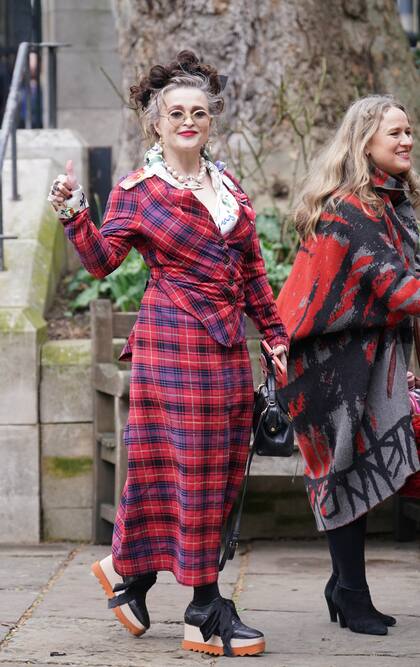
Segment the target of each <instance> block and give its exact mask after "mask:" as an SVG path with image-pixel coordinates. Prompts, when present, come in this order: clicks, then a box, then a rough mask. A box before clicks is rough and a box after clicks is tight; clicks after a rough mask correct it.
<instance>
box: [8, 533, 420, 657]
mask: <svg viewBox="0 0 420 667" xmlns="http://www.w3.org/2000/svg"><path fill="white" fill-rule="evenodd" d="M65 548H68V547H63V546H62V545H61V546H59V550H58V551H57V552H56V556H55V557H56V558H59V557H60V554H61V555H63V554H64V553H66V551H65ZM60 549H61V551H60ZM108 550H109V548H108V547H98V546H92V545H84V546H82V547H81V548H80V550H79V552H78V553H77V554H76V555H75V557H74V558H73V559H72V560H70V561H69V562H68V564H67V565H66V567H64V568H62V571H61V574H60V576H58V577H56V578H55V579H54V580H52V581H51V583H50V586H49V589H48V590H47V592H46V593H45V595H44V597H43V599H42V600H41V601H40V603H39V604H38V605H37V606H36V608H35V609H34V610H33V612H32V613H31V614H30V615H29V617H28V620H27V621H26V622H25V623H23V624H22V625H21V626H20V627H19V628H18V629H17V630H16V631H15V633H14V634H13V635H12V636H11V637H10V638H9V640H8V641H6V642H5V643H4V644H3V647H2V650H1V652H0V667H7V665H14V667H18V666H19V667H20V666H21V665H23V664H33V665H37V666H38V667H41V665H42V666H44V665H74V666H82V665H83V667H99V666H100V667H108V666H109V667H111V665H112V667H133V666H134V665H135V666H136V667H143V666H144V667H145V666H146V665H147V666H148V667H172V666H175V665H177V666H182V665H209V667H210V666H211V667H214V666H215V665H218V666H224V665H225V664H226V665H228V664H232V663H231V662H230V661H229V659H228V658H224V657H222V658H212V657H210V656H205V655H201V654H196V653H186V652H184V651H182V649H181V648H180V643H181V640H182V634H183V623H182V615H183V611H184V609H185V606H186V604H187V603H188V600H189V599H190V596H191V589H189V588H187V587H182V586H179V585H177V584H176V583H175V582H174V578H173V577H172V575H171V574H170V573H166V572H165V573H159V576H158V584H157V585H156V587H155V588H153V589H152V590H151V591H150V593H149V597H148V600H149V608H150V615H151V618H152V627H151V629H150V630H149V631H148V632H147V633H146V634H145V635H144V636H143V637H141V638H134V637H133V636H131V635H130V634H129V633H128V632H127V631H126V630H125V629H124V628H123V627H122V626H120V625H119V623H118V622H117V621H116V620H115V619H114V617H113V615H112V613H111V612H109V611H108V610H107V609H106V605H105V597H104V595H103V592H102V589H101V587H100V586H99V585H98V583H97V581H96V579H95V578H94V577H91V576H89V566H90V564H91V562H92V561H94V560H95V559H98V558H102V557H104V556H105V555H106V554H107V553H108ZM2 551H3V550H2ZM10 553H11V551H10V548H9V550H8V551H7V552H5V558H6V561H7V558H10ZM46 553H48V552H46ZM419 553H420V552H419V545H418V544H417V543H410V544H404V545H395V544H393V543H392V542H390V541H382V540H381V541H379V540H375V541H373V542H370V543H369V546H368V568H369V574H370V577H369V578H370V582H371V588H372V592H373V596H374V599H375V602H376V603H377V605H378V607H380V608H383V609H384V611H390V612H391V611H396V610H398V624H397V626H396V627H395V628H391V629H390V632H389V634H388V635H387V636H386V637H373V636H366V635H357V634H354V633H352V632H350V631H349V630H347V629H342V628H340V627H339V626H338V624H336V623H330V621H329V618H328V615H327V610H326V608H325V603H324V600H323V597H322V589H323V585H324V582H325V577H326V575H327V574H328V568H329V560H328V555H327V553H326V549H325V544H324V542H323V541H321V540H317V541H315V542H309V541H291V540H289V541H280V542H277V543H270V542H267V541H264V542H254V543H251V544H250V545H248V547H247V549H243V550H242V556H241V557H240V558H237V559H236V560H235V561H234V564H232V567H231V565H229V567H228V570H227V571H226V574H225V573H223V574H222V577H223V579H224V580H225V581H226V580H230V583H226V584H224V585H223V586H224V590H223V592H224V594H226V595H230V594H231V593H232V592H233V588H234V585H235V589H236V591H237V592H238V593H239V602H238V605H237V606H238V609H239V610H240V614H241V617H242V618H243V620H244V621H245V622H248V623H249V624H250V625H252V626H254V627H259V628H262V629H263V630H264V632H265V634H266V639H267V652H266V654H265V655H264V657H258V658H236V659H235V665H238V666H239V667H241V665H244V666H245V665H246V666H247V667H252V665H257V664H258V665H264V667H267V666H268V667H309V666H310V667H354V666H355V665H357V667H414V665H416V667H418V665H419V664H420V638H419V631H418V628H419V620H420V605H419V604H418V590H419V583H420V582H419V576H420V574H419V560H420V558H419ZM30 555H31V554H29V556H30ZM32 558H33V559H34V561H35V560H36V559H40V553H39V552H37V551H36V550H35V551H34V552H32ZM30 560H31V558H30V557H29V558H28V550H25V552H24V553H23V555H22V557H21V563H22V568H21V569H22V571H23V570H28V571H31V565H30ZM6 561H5V565H6V566H7V563H6ZM41 561H42V558H41ZM43 568H45V564H43V565H42V566H41V569H39V570H38V575H39V576H38V579H37V581H39V583H41V580H42V578H43V576H44V575H46V574H47V570H46V569H43ZM6 569H7V567H6ZM41 570H42V572H41ZM233 572H235V577H236V579H235V581H233V577H232V573H233ZM41 575H42V576H41ZM35 576H37V575H35ZM21 581H25V577H22V575H21ZM384 582H385V584H386V585H384ZM0 583H1V577H0ZM23 592H27V591H25V590H24V591H23ZM1 601H2V598H1V597H0V604H1ZM391 603H392V606H393V608H392V609H391V608H390V605H391ZM396 613H397V612H396ZM6 625H7V622H3V624H2V623H1V617H0V640H1V633H2V632H3V634H4V631H5V628H6ZM54 653H55V655H54Z"/></svg>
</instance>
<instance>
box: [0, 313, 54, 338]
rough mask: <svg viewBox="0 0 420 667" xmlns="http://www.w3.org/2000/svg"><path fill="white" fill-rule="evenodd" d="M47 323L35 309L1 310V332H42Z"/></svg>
mask: <svg viewBox="0 0 420 667" xmlns="http://www.w3.org/2000/svg"><path fill="white" fill-rule="evenodd" d="M45 327H46V322H45V320H44V318H43V317H42V315H41V313H40V312H39V311H38V310H37V309H35V308H0V332H2V333H20V332H26V331H36V330H42V329H44V328H45Z"/></svg>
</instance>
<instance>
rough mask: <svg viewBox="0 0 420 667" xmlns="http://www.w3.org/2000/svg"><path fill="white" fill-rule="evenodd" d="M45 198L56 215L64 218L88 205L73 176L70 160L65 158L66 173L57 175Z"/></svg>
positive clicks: (71, 215)
mask: <svg viewBox="0 0 420 667" xmlns="http://www.w3.org/2000/svg"><path fill="white" fill-rule="evenodd" d="M47 199H48V201H49V202H51V204H52V205H53V207H54V208H55V210H56V211H57V212H58V217H59V218H60V219H65V220H67V219H69V218H72V217H73V216H74V215H75V214H76V213H78V212H79V211H82V210H83V209H85V208H87V207H88V206H89V204H88V202H87V199H86V196H85V195H84V193H83V191H82V187H81V185H79V183H78V181H77V178H76V176H75V173H74V167H73V161H72V160H67V162H66V173H65V174H59V175H58V176H57V178H56V179H55V181H54V182H53V184H52V186H51V190H50V192H49V194H48V197H47Z"/></svg>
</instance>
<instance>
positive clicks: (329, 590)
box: [324, 572, 397, 627]
mask: <svg viewBox="0 0 420 667" xmlns="http://www.w3.org/2000/svg"><path fill="white" fill-rule="evenodd" d="M337 580H338V577H337V575H336V574H335V573H334V572H333V573H332V574H331V576H330V578H329V579H328V581H327V583H326V586H325V590H324V596H325V601H326V603H327V606H328V611H329V613H330V619H331V622H332V623H336V622H337V608H336V606H335V604H334V602H333V601H332V594H333V590H334V588H335V586H336V583H337ZM367 591H368V593H369V599H370V609H371V611H372V613H374V614H376V615H377V616H378V618H379V620H381V621H382V623H384V625H386V626H387V627H392V626H393V625H395V624H396V622H397V619H396V618H394V616H389V615H388V614H383V613H382V612H380V611H378V610H377V609H376V607H375V606H374V604H373V602H372V598H371V597H370V591H369V589H367Z"/></svg>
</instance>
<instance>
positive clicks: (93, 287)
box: [67, 249, 149, 312]
mask: <svg viewBox="0 0 420 667" xmlns="http://www.w3.org/2000/svg"><path fill="white" fill-rule="evenodd" d="M148 275H149V270H148V268H147V266H146V264H145V262H144V260H143V258H142V257H141V255H139V254H138V252H137V251H136V250H134V249H133V250H131V251H130V253H129V254H128V256H127V257H126V259H125V260H124V262H123V263H122V264H121V265H120V266H119V267H118V269H115V271H113V273H110V274H109V275H108V276H106V278H104V279H98V278H94V277H93V276H91V275H90V273H88V271H86V269H84V268H81V269H79V270H78V271H77V272H76V274H75V275H74V276H73V277H72V278H71V279H70V280H69V282H68V285H67V291H68V293H69V294H70V295H75V298H74V299H73V300H72V301H71V302H70V304H69V307H70V310H71V311H72V312H75V311H76V310H84V309H86V308H87V307H88V306H89V303H90V302H91V301H92V300H93V299H98V298H100V297H105V298H108V299H111V301H112V302H113V303H115V306H116V307H117V309H119V310H122V311H125V312H127V311H130V310H138V307H139V303H140V301H141V299H142V296H143V292H144V289H145V286H146V281H147V278H148Z"/></svg>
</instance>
